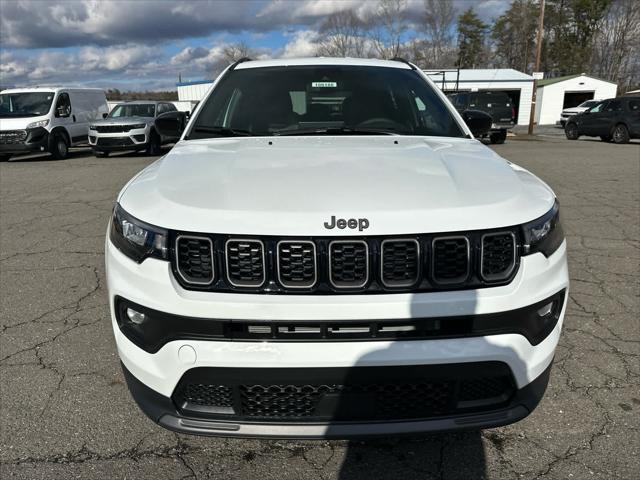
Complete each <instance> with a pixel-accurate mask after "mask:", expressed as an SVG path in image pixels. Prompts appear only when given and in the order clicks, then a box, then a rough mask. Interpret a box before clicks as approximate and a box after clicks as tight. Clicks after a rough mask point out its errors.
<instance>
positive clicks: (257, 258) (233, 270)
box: [226, 239, 265, 287]
mask: <svg viewBox="0 0 640 480" xmlns="http://www.w3.org/2000/svg"><path fill="white" fill-rule="evenodd" d="M226 252H227V278H228V279H229V283H231V285H233V286H235V287H259V286H261V285H262V284H263V283H264V281H265V255H264V245H263V243H262V242H261V241H260V240H237V239H231V240H227V244H226Z"/></svg>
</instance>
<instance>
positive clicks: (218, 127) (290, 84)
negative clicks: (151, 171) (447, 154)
mask: <svg viewBox="0 0 640 480" xmlns="http://www.w3.org/2000/svg"><path fill="white" fill-rule="evenodd" d="M318 134H347V135H358V134H387V135H394V134H395V135H434V136H448V137H463V136H464V132H463V131H462V129H461V128H460V126H459V125H458V124H457V122H456V121H455V119H454V118H453V116H452V114H451V112H450V111H449V109H448V108H447V107H446V106H445V103H444V102H443V101H442V100H441V99H440V97H439V96H438V94H437V93H436V92H435V91H434V89H433V88H431V87H430V86H429V84H428V83H427V82H426V81H425V80H424V79H423V78H421V77H420V76H419V74H418V73H416V72H415V71H413V70H408V69H406V70H405V69H400V68H388V67H358V66H317V65H314V66H295V67H269V68H250V69H240V70H234V71H231V72H229V73H227V74H226V75H225V76H224V77H223V78H222V79H221V80H220V82H219V84H218V85H217V86H216V88H215V90H214V91H213V93H212V94H211V95H210V96H209V97H208V98H207V99H206V100H205V104H204V105H203V106H202V109H201V110H200V113H199V114H198V116H197V118H196V119H195V121H194V124H193V127H192V129H191V131H190V133H189V135H188V137H187V138H188V139H195V138H209V137H221V136H237V135H243V136H251V135H254V136H263V135H318Z"/></svg>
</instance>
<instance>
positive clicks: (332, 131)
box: [273, 127, 400, 136]
mask: <svg viewBox="0 0 640 480" xmlns="http://www.w3.org/2000/svg"><path fill="white" fill-rule="evenodd" d="M273 134H274V135H282V136H291V135H318V134H320V135H400V133H399V132H397V131H394V130H392V129H381V128H360V127H331V128H303V129H297V130H277V131H275V132H273Z"/></svg>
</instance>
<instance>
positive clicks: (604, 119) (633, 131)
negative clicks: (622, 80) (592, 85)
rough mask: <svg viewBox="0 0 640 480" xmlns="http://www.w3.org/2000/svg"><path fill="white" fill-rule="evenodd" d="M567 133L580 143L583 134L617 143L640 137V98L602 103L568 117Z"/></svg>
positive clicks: (623, 98) (609, 100)
mask: <svg viewBox="0 0 640 480" xmlns="http://www.w3.org/2000/svg"><path fill="white" fill-rule="evenodd" d="M564 132H565V135H566V136H567V138H568V139H569V140H577V139H578V138H579V137H580V136H581V135H585V136H589V137H600V139H601V140H602V141H603V142H611V141H613V142H614V143H628V142H629V140H630V139H632V138H640V96H636V97H633V96H624V97H617V98H610V99H607V100H601V101H599V102H597V103H596V105H593V106H591V107H590V108H588V109H586V110H585V111H583V112H581V113H577V114H575V115H572V116H571V117H569V118H568V120H567V122H566V125H565V127H564Z"/></svg>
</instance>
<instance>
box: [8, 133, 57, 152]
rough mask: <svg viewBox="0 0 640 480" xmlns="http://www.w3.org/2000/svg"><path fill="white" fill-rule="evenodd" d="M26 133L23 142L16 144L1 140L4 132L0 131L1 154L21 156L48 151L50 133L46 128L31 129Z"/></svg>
mask: <svg viewBox="0 0 640 480" xmlns="http://www.w3.org/2000/svg"><path fill="white" fill-rule="evenodd" d="M25 132H26V136H25V138H24V139H23V140H20V141H17V142H15V143H5V142H4V141H3V140H2V139H1V137H2V136H3V135H2V134H3V133H4V132H1V131H0V153H9V154H16V155H20V154H27V153H34V152H45V151H48V147H49V132H48V131H47V130H46V129H45V128H43V127H38V128H30V129H28V130H26V131H25Z"/></svg>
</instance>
